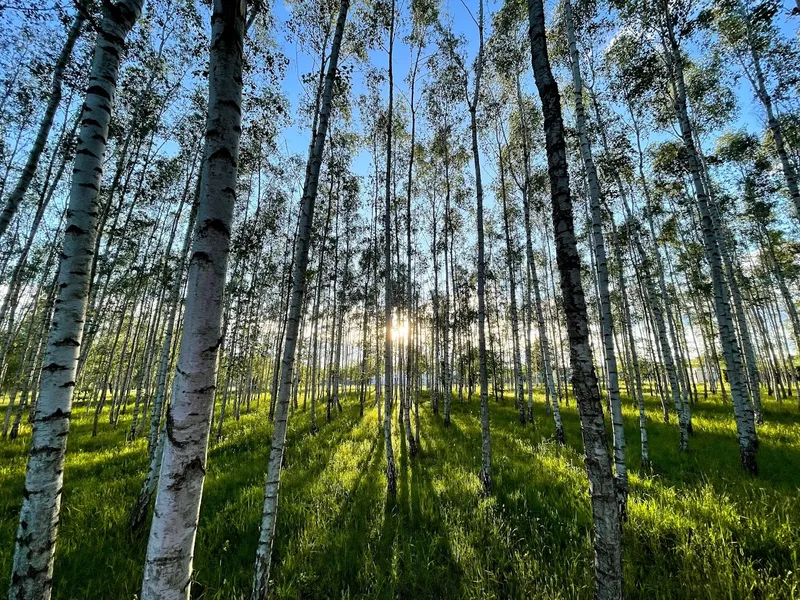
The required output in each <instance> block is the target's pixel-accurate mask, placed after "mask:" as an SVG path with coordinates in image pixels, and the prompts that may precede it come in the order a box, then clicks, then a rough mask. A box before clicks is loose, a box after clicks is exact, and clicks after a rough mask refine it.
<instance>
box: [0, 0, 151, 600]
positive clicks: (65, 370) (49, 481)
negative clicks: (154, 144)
mask: <svg viewBox="0 0 800 600" xmlns="http://www.w3.org/2000/svg"><path fill="white" fill-rule="evenodd" d="M143 2H144V0H120V1H119V2H117V3H115V4H111V5H107V6H106V8H105V11H104V15H103V20H102V23H101V26H100V32H99V34H98V38H97V44H96V46H95V50H94V57H93V59H92V67H91V75H90V77H89V87H88V90H87V92H86V99H85V101H84V105H83V114H82V117H81V128H80V135H79V138H78V150H77V152H76V155H75V164H74V167H73V177H72V187H71V189H70V199H69V217H68V224H67V229H66V233H65V237H64V246H63V250H62V254H61V260H60V265H59V291H58V300H57V303H56V309H55V312H54V314H53V319H52V325H51V329H50V335H49V339H48V343H47V352H46V358H45V361H44V362H45V366H44V367H43V370H42V377H41V382H40V385H41V391H40V394H39V398H38V402H37V406H36V412H35V414H34V423H33V440H32V443H31V449H30V455H29V459H28V468H27V472H26V475H25V492H24V498H23V502H22V509H21V511H20V519H19V527H18V529H17V536H16V545H15V548H14V560H13V568H12V575H11V585H10V587H9V598H10V599H11V600H16V599H22V598H37V599H43V600H48V599H49V598H50V594H51V591H52V580H53V558H54V555H55V543H56V536H57V529H58V522H59V512H60V508H61V492H62V490H63V479H64V455H65V453H66V447H67V435H68V433H69V419H70V415H71V410H72V395H73V391H74V386H75V370H76V366H77V359H78V352H79V348H80V344H81V339H82V336H83V325H84V321H85V319H86V304H87V299H88V294H89V284H90V281H89V276H90V272H91V262H92V250H93V248H94V241H95V236H96V235H97V214H98V213H99V195H100V194H99V192H100V182H101V179H102V166H103V159H104V157H105V151H106V140H107V139H108V127H109V123H110V121H111V112H112V110H113V105H114V96H115V92H116V81H117V75H118V73H119V64H120V56H121V55H122V53H123V51H124V45H125V38H126V37H127V35H128V33H129V32H130V30H131V29H132V28H133V25H134V23H135V22H136V20H137V19H138V17H139V15H140V13H141V10H142V4H143Z"/></svg>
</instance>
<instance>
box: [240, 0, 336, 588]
mask: <svg viewBox="0 0 800 600" xmlns="http://www.w3.org/2000/svg"><path fill="white" fill-rule="evenodd" d="M349 8H350V1H349V0H342V2H341V5H340V7H339V16H338V18H337V21H336V33H335V34H334V37H333V42H332V45H331V54H330V57H329V59H328V61H329V62H328V71H327V73H326V75H325V88H324V91H323V93H322V102H321V106H320V110H319V124H318V126H317V128H316V130H315V131H314V132H313V138H312V143H311V147H310V149H309V156H308V163H307V164H306V178H305V184H304V186H303V198H302V200H301V202H300V215H299V223H298V235H297V240H296V242H295V262H294V272H293V274H292V295H291V302H290V304H289V313H288V318H287V324H286V335H285V343H284V346H283V364H282V366H281V385H280V389H279V391H278V403H277V407H276V412H275V428H274V429H273V433H272V446H271V448H270V453H269V463H268V465H267V478H266V484H265V487H264V507H263V511H262V515H261V529H260V532H259V538H258V548H257V550H256V561H255V575H254V577H253V588H252V592H251V598H252V599H253V600H265V599H266V598H267V594H268V591H269V573H270V566H271V560H272V543H273V540H274V538H275V523H276V517H277V514H278V489H279V485H280V475H281V465H282V463H283V455H284V450H285V448H286V428H287V425H288V422H289V392H290V391H291V383H292V375H293V372H294V357H295V346H296V343H297V333H298V330H299V326H300V317H301V314H300V313H301V311H302V308H303V299H304V296H305V288H306V270H307V268H308V248H309V245H310V242H311V232H312V229H313V219H314V204H315V202H316V199H317V185H318V183H319V172H320V168H321V166H322V156H323V152H324V149H325V138H326V137H327V133H328V121H329V119H330V112H331V100H332V96H333V86H334V82H335V79H336V69H337V66H338V62H339V48H340V47H341V43H342V36H343V34H344V26H345V21H346V19H347V11H348V9H349ZM312 385H313V384H312Z"/></svg>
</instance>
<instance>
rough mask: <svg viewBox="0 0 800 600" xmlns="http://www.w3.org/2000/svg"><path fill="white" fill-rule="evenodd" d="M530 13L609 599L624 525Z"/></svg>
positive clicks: (539, 20) (561, 161)
mask: <svg viewBox="0 0 800 600" xmlns="http://www.w3.org/2000/svg"><path fill="white" fill-rule="evenodd" d="M528 17H529V22H530V28H529V30H528V33H529V37H530V43H531V62H532V65H533V73H534V78H535V81H536V87H537V88H538V90H539V96H540V98H541V100H542V112H543V115H544V133H545V145H546V150H547V163H548V175H549V179H550V194H551V199H552V210H553V229H554V231H555V240H556V258H557V263H558V269H559V273H560V275H561V291H562V296H563V302H564V312H565V314H566V320H567V331H568V334H569V342H570V358H571V362H572V383H573V389H574V392H575V398H576V401H577V404H578V412H579V415H580V421H581V431H582V432H583V443H584V447H585V450H586V459H585V461H586V471H587V474H588V477H589V482H590V485H589V492H590V495H591V501H592V513H593V521H594V548H595V577H594V579H595V598H597V599H598V600H612V599H617V598H622V540H621V537H622V536H621V534H622V530H621V527H620V519H619V506H618V505H617V501H616V495H615V490H614V478H613V475H612V473H611V460H610V458H609V455H608V445H607V442H606V432H605V425H604V422H603V405H602V401H601V398H600V391H599V389H598V387H597V376H596V375H595V371H594V365H593V363H592V354H591V349H590V347H589V325H588V314H587V310H586V301H585V299H584V294H583V287H582V285H581V272H580V259H579V255H578V246H577V241H576V239H575V226H574V222H573V211H572V198H571V196H570V189H569V173H568V169H567V157H566V143H565V141H564V124H563V121H562V116H561V98H560V96H559V92H558V86H557V84H556V81H555V79H554V78H553V74H552V71H551V68H550V59H549V56H548V53H547V40H546V37H545V22H544V6H543V3H542V1H541V0H528Z"/></svg>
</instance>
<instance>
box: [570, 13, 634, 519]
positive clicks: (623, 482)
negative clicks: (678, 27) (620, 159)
mask: <svg viewBox="0 0 800 600" xmlns="http://www.w3.org/2000/svg"><path fill="white" fill-rule="evenodd" d="M564 17H565V20H566V23H567V38H568V41H569V53H570V60H571V63H572V85H573V88H574V93H575V115H576V119H577V122H578V139H579V141H580V148H581V158H582V159H583V164H584V167H585V169H586V178H587V179H588V181H589V198H590V205H591V214H592V239H593V241H594V254H595V257H596V259H597V286H598V290H599V296H600V316H601V324H602V331H603V348H604V350H605V353H604V354H605V363H606V378H607V383H608V395H609V400H610V404H611V424H612V429H611V431H612V433H613V440H614V475H615V484H616V494H617V501H618V502H619V506H620V517H621V518H622V519H623V520H624V519H625V517H626V504H627V496H628V468H627V466H626V465H625V429H624V427H623V420H622V404H621V401H620V396H619V375H618V371H617V356H616V350H615V348H614V324H613V319H612V316H611V294H610V292H609V289H608V262H607V258H606V248H605V240H604V239H603V225H602V213H601V207H600V182H599V181H598V178H597V169H596V168H595V164H594V158H593V157H592V146H591V143H590V142H589V135H588V133H587V127H586V113H585V111H584V108H583V81H582V79H581V71H580V58H579V56H578V46H577V43H576V41H575V27H574V24H573V20H572V5H571V4H570V0H564Z"/></svg>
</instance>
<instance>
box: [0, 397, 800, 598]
mask: <svg viewBox="0 0 800 600" xmlns="http://www.w3.org/2000/svg"><path fill="white" fill-rule="evenodd" d="M477 399H478V396H477V394H476V395H475V396H474V398H473V400H472V401H471V402H463V403H462V402H459V401H458V398H457V397H454V400H453V404H452V406H453V411H452V424H451V426H450V427H449V428H445V427H444V426H443V425H442V420H441V416H436V415H433V414H432V412H431V407H430V405H429V403H428V402H427V399H426V401H425V402H423V404H422V405H421V407H420V420H421V425H420V431H421V437H422V451H421V454H420V455H419V456H418V457H416V458H411V457H410V456H409V454H408V452H407V447H406V443H405V440H404V438H403V436H401V435H400V433H401V430H400V429H399V428H398V427H397V419H396V418H395V419H394V422H393V425H394V434H395V435H394V444H395V446H394V448H395V455H396V457H397V460H398V476H399V480H398V495H397V500H396V502H394V503H388V504H387V499H386V483H385V478H384V460H385V459H384V452H383V440H382V435H380V436H379V435H378V432H377V425H376V415H375V409H374V407H373V408H372V409H371V410H367V412H366V414H365V416H364V417H359V407H358V403H357V401H356V400H355V399H354V398H353V397H352V396H350V397H348V398H347V399H346V400H345V402H344V410H343V412H342V413H341V414H334V416H333V419H332V421H331V423H326V422H325V413H324V410H320V411H319V414H320V417H321V418H320V430H319V432H318V433H317V435H315V436H314V435H311V434H310V433H309V414H308V413H307V412H306V413H303V412H300V411H298V412H297V413H296V414H295V415H294V416H293V417H292V419H291V421H290V431H289V436H288V442H287V444H288V445H287V455H286V467H287V468H286V470H285V471H284V474H283V479H282V484H281V496H280V506H279V513H278V526H277V528H278V529H277V539H276V543H275V547H274V551H273V557H274V558H273V564H274V565H275V568H274V569H273V573H274V583H273V587H272V591H273V595H272V597H274V598H387V599H388V598H402V599H405V598H453V599H455V598H458V599H461V598H465V599H467V598H473V599H478V598H481V599H483V598H526V599H531V598H542V599H556V598H564V599H567V598H569V599H571V598H587V599H588V598H590V597H591V588H592V546H591V538H590V535H591V514H590V506H589V498H588V491H587V487H588V485H587V481H586V476H585V472H584V470H583V463H582V457H581V454H580V448H581V437H580V425H579V422H578V417H577V412H576V410H575V405H574V402H573V403H572V405H571V406H570V407H563V409H562V410H563V414H564V422H565V429H566V435H567V446H566V447H563V448H561V447H559V446H557V445H556V444H555V443H554V442H553V441H552V436H553V431H554V427H553V423H552V419H551V418H549V417H546V416H545V414H544V407H543V402H542V400H543V399H542V398H541V396H539V397H537V402H536V403H535V413H536V415H535V416H536V418H535V426H534V427H531V426H530V425H528V426H527V427H522V426H520V424H519V421H518V415H517V413H516V411H515V410H514V408H513V402H512V401H511V400H510V399H509V398H506V399H505V400H504V401H503V402H501V403H499V404H498V403H495V402H494V401H493V400H492V402H491V427H492V452H493V456H492V465H493V466H492V468H493V477H494V485H495V492H494V494H493V496H492V497H490V498H482V497H481V494H480V491H481V486H480V483H479V481H478V471H479V467H480V420H479V416H480V411H479V404H478V401H477ZM648 402H649V404H648V410H649V414H648V416H649V420H648V431H649V435H650V455H651V458H652V461H653V471H652V472H647V473H645V472H642V471H641V469H640V468H639V465H640V447H639V432H638V414H637V412H636V411H635V410H634V408H633V407H632V406H631V405H630V404H629V403H627V402H626V408H625V434H626V437H627V440H628V466H629V469H630V470H631V473H630V475H631V498H630V505H629V517H630V518H629V521H628V522H627V523H626V524H625V526H624V545H625V550H624V565H625V566H624V570H625V585H626V597H627V598H643V599H644V598H647V599H649V600H650V599H659V598H681V599H683V598H687V599H703V598H708V599H717V598H720V599H721V598H731V599H737V600H738V599H746V598H754V599H766V598H798V597H800V565H798V552H800V411H798V406H797V402H796V399H791V400H789V401H786V402H784V403H783V404H779V403H777V402H775V401H772V400H767V401H766V402H765V409H766V410H765V416H764V421H765V423H764V425H763V426H761V427H760V428H759V436H760V440H761V448H760V451H759V459H758V460H759V466H760V470H761V473H760V475H759V476H758V477H757V478H753V477H751V476H748V475H746V474H745V473H744V472H743V471H742V470H741V468H740V467H739V457H738V455H739V453H738V446H737V443H736V438H735V428H734V423H733V415H732V408H731V405H730V404H723V403H722V402H721V400H719V399H718V398H716V399H712V398H711V397H709V399H708V400H707V401H704V402H701V403H700V404H698V405H696V406H694V407H693V414H694V435H693V436H692V438H691V440H690V445H691V450H690V452H689V453H686V454H682V453H680V452H679V451H678V431H677V425H676V424H675V423H672V424H670V425H665V424H663V423H662V422H661V419H660V406H659V405H658V403H657V402H656V400H655V399H652V398H651V399H650V400H649V401H648ZM266 404H267V402H266V401H264V400H263V399H262V401H261V406H260V407H259V409H257V410H254V411H253V412H251V413H250V414H246V415H242V417H241V419H240V420H239V421H238V422H237V421H234V420H233V419H230V420H229V421H228V422H227V423H226V426H225V436H224V439H223V440H222V441H221V442H220V443H218V444H214V445H212V447H211V449H210V453H209V460H208V477H207V479H206V485H205V493H204V496H203V503H202V511H201V515H200V527H199V532H198V536H197V546H196V554H195V563H194V564H195V569H196V581H195V583H194V585H193V588H192V589H193V594H192V596H193V597H194V598H203V599H212V598H213V599H226V600H232V599H240V598H241V599H244V598H247V595H248V593H249V589H250V582H251V577H252V568H253V560H254V556H255V548H256V541H257V538H258V527H259V519H260V515H261V505H262V501H263V488H262V485H263V481H264V472H265V468H266V463H267V455H268V450H269V439H270V437H269V436H270V430H271V427H270V425H268V423H267V418H266V406H265V405H266ZM3 413H4V410H3V406H2V404H0V415H2V414H3ZM73 414H74V419H73V425H72V431H71V435H70V440H69V450H68V454H67V466H66V473H65V478H66V479H65V491H64V501H63V507H62V518H61V527H60V530H59V537H58V545H57V558H56V566H55V582H54V585H55V592H54V598H55V599H57V600H73V599H86V598H93V599H101V598H102V599H108V600H116V599H130V598H135V597H136V596H137V594H138V592H139V590H140V586H141V578H142V564H143V561H144V555H145V548H146V531H142V532H139V533H138V534H136V535H131V534H130V533H129V531H128V528H127V522H128V514H129V511H130V508H131V505H132V504H133V501H134V499H135V498H136V495H137V493H138V491H139V487H140V485H141V482H142V479H143V475H144V470H145V464H146V456H145V454H146V441H145V440H141V439H140V440H138V441H136V442H135V443H132V444H128V443H126V442H125V433H126V432H127V430H128V428H129V426H130V418H131V417H130V411H129V412H128V414H126V415H123V418H122V419H121V420H120V425H119V427H118V428H117V429H113V428H112V427H111V425H109V424H108V422H107V417H105V416H104V417H103V420H102V421H101V431H100V433H99V435H98V436H97V437H94V438H93V437H91V429H92V417H91V415H90V414H88V413H87V411H86V409H85V407H84V406H81V405H77V406H76V408H75V410H74V413H73ZM29 434H30V430H29V428H26V429H25V430H24V431H23V434H22V435H21V437H20V438H19V439H17V440H15V441H9V440H0V586H2V589H3V590H4V589H5V586H6V582H7V579H6V578H7V576H8V574H9V573H10V570H11V557H12V552H13V542H14V534H15V529H16V526H17V518H18V514H19V507H20V502H21V498H22V487H23V479H24V471H25V462H26V449H27V445H28V443H29V441H30V435H29ZM3 593H4V592H3Z"/></svg>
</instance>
